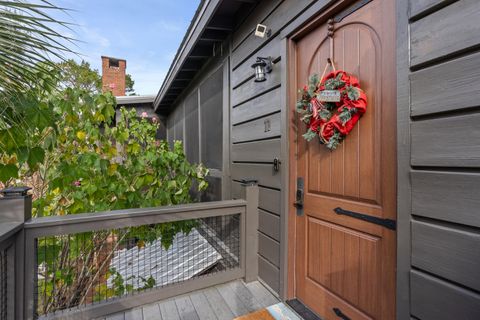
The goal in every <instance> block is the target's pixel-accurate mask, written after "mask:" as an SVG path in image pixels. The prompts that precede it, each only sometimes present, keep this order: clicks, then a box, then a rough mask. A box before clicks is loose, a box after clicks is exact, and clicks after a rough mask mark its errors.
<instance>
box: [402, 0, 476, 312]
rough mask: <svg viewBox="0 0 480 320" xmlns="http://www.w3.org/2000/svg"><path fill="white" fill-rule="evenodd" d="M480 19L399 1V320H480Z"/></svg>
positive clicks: (452, 8)
mask: <svg viewBox="0 0 480 320" xmlns="http://www.w3.org/2000/svg"><path fill="white" fill-rule="evenodd" d="M478 17H480V2H479V1H477V0H458V1H450V0H444V1H441V0H410V1H409V3H405V2H403V1H398V2H397V18H398V21H397V28H398V31H397V36H398V43H397V65H398V66H397V72H398V75H397V79H398V87H397V93H398V106H397V108H398V138H397V141H398V177H399V178H398V183H399V184H398V268H397V269H398V278H397V279H398V283H397V285H398V294H397V315H398V319H407V318H410V317H411V318H415V319H422V320H428V319H435V320H439V319H440V320H441V319H480V281H479V270H480V251H479V250H478V248H480V214H479V211H478V207H479V205H480V188H479V185H480V171H479V170H480V147H479V145H480V143H479V141H480V127H479V125H478V121H479V120H480V118H479V113H478V112H479V111H480V103H479V101H480V85H479V83H480V73H479V70H478V67H477V66H478V65H479V64H480V55H479V53H478V49H479V48H480V25H479V24H478V21H477V20H478ZM408 29H410V30H408ZM410 250H411V251H410ZM407 281H408V282H407Z"/></svg>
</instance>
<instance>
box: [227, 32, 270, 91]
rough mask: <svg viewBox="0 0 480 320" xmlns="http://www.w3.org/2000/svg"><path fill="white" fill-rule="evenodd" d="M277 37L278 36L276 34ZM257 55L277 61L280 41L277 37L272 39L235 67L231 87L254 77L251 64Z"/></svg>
mask: <svg viewBox="0 0 480 320" xmlns="http://www.w3.org/2000/svg"><path fill="white" fill-rule="evenodd" d="M277 38H278V36H277ZM257 56H258V57H271V58H272V60H273V61H278V59H279V58H280V41H279V39H273V40H272V41H270V42H269V43H268V44H267V45H266V46H265V47H263V48H261V49H260V50H259V51H258V52H257V54H256V55H255V56H252V57H251V58H250V59H248V60H246V61H245V62H244V63H242V64H241V65H240V66H238V68H236V69H235V72H234V73H233V79H232V87H233V88H234V89H235V88H236V87H238V86H239V85H240V84H241V83H244V82H245V81H247V80H249V79H252V78H253V77H254V75H255V74H254V72H253V68H252V64H254V63H255V62H256V60H257Z"/></svg>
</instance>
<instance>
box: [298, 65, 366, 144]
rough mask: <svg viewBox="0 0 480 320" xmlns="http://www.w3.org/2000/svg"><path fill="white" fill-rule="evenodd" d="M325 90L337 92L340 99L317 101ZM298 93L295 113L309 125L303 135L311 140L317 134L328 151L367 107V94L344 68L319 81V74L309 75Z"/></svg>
mask: <svg viewBox="0 0 480 320" xmlns="http://www.w3.org/2000/svg"><path fill="white" fill-rule="evenodd" d="M324 90H334V91H339V93H340V101H339V102H322V101H320V100H319V96H320V95H321V93H322V91H324ZM300 93H301V97H300V99H299V100H298V101H297V112H298V113H300V114H301V115H302V117H301V120H302V121H303V122H305V123H306V124H307V127H308V131H307V132H306V133H305V134H304V135H303V137H304V138H305V139H306V140H307V141H310V140H312V139H313V138H314V137H316V136H318V137H319V138H320V142H321V143H322V144H325V145H326V146H327V148H329V149H330V150H334V149H336V148H337V146H338V145H339V144H340V143H341V142H342V141H343V139H345V137H346V136H347V135H348V134H349V133H350V131H352V129H353V127H354V126H355V125H356V124H357V122H358V119H360V117H361V116H362V115H363V114H364V113H365V111H366V110H367V96H366V95H365V93H364V92H363V90H362V89H361V88H360V83H359V82H358V79H357V78H356V77H354V76H352V75H350V74H348V73H347V72H345V71H343V70H338V71H333V72H330V73H329V74H328V75H327V76H325V77H324V78H323V79H321V81H319V78H318V75H313V76H311V77H310V79H309V82H308V84H307V85H306V86H305V87H304V88H303V89H302V90H300Z"/></svg>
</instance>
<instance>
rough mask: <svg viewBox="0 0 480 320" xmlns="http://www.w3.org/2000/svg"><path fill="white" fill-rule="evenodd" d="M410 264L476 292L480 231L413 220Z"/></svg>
mask: <svg viewBox="0 0 480 320" xmlns="http://www.w3.org/2000/svg"><path fill="white" fill-rule="evenodd" d="M412 265H413V266H415V267H417V268H420V269H422V270H425V271H428V272H430V273H434V274H437V275H439V276H441V277H442V278H444V279H448V280H451V281H453V282H456V283H459V284H462V285H464V286H465V287H468V288H471V289H473V290H476V291H480V233H477V232H471V231H466V230H458V229H454V228H450V227H445V226H441V225H435V224H431V223H425V222H420V221H414V222H413V223H412Z"/></svg>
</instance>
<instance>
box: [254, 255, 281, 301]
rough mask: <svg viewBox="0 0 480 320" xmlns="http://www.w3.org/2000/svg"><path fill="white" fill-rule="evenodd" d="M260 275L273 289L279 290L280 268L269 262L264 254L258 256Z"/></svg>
mask: <svg viewBox="0 0 480 320" xmlns="http://www.w3.org/2000/svg"><path fill="white" fill-rule="evenodd" d="M258 277H259V278H260V279H262V280H263V281H264V282H265V283H266V284H267V285H268V286H269V287H270V288H271V289H273V290H274V291H275V292H278V291H279V289H280V282H279V281H278V279H279V278H280V270H279V268H278V267H277V266H275V265H273V264H272V263H270V262H268V260H266V259H265V258H263V257H262V256H260V255H259V256H258Z"/></svg>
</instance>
